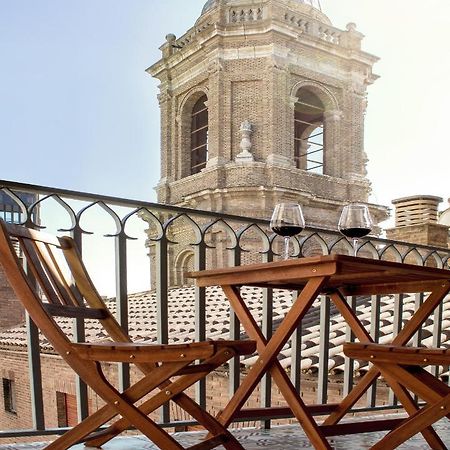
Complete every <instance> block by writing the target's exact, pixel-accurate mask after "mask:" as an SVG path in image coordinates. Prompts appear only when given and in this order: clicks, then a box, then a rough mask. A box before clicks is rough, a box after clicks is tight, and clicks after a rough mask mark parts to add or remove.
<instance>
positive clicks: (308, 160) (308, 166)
mask: <svg viewBox="0 0 450 450" xmlns="http://www.w3.org/2000/svg"><path fill="white" fill-rule="evenodd" d="M324 113H325V107H324V104H323V103H322V101H321V100H320V98H319V97H318V96H317V95H316V94H314V93H313V92H311V91H309V90H308V89H306V88H301V89H300V90H299V91H298V93H297V102H296V103H295V113H294V160H295V166H296V167H297V168H298V169H303V170H307V171H309V172H313V173H318V174H321V175H323V174H324V147H325V139H324V136H325V122H324Z"/></svg>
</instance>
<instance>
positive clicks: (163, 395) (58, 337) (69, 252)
mask: <svg viewBox="0 0 450 450" xmlns="http://www.w3.org/2000/svg"><path fill="white" fill-rule="evenodd" d="M13 241H17V242H18V243H19V246H20V248H21V249H22V251H23V255H24V257H25V259H26V268H27V271H26V272H25V271H24V270H23V265H22V263H21V262H20V261H19V259H18V257H17V254H16V250H15V249H14V246H13ZM58 253H62V255H63V258H61V257H59V256H58ZM64 261H65V262H64ZM0 262H1V264H2V266H3V268H4V271H5V273H6V276H7V278H8V280H9V282H10V284H11V286H12V287H13V289H14V290H15V292H16V294H17V296H18V298H19V299H20V300H21V301H22V303H23V305H24V307H25V309H26V310H27V311H28V313H29V315H30V316H31V318H32V320H33V321H34V323H35V324H36V325H37V327H38V328H39V329H40V331H41V332H42V333H43V334H44V336H45V337H46V338H47V339H48V341H49V342H50V343H51V344H52V346H53V348H54V350H55V351H56V352H58V353H59V354H60V355H61V357H62V358H63V359H64V360H65V361H66V362H67V363H68V365H69V366H70V367H71V368H72V369H73V370H74V371H75V372H76V373H77V374H78V375H79V376H80V378H81V379H82V380H83V381H84V382H85V383H86V384H87V385H88V386H89V387H90V388H92V390H93V391H95V392H96V393H97V394H98V395H99V396H100V397H101V398H102V399H103V400H104V401H105V405H104V406H103V407H101V408H100V409H99V410H97V411H96V412H94V413H92V414H90V415H89V416H88V417H87V418H86V419H85V420H83V421H82V422H81V423H80V424H78V425H77V426H75V427H74V428H72V429H71V430H69V431H67V432H66V433H65V434H64V435H62V436H61V437H59V438H58V439H56V440H55V441H54V442H52V443H51V444H50V445H48V446H47V447H46V448H47V449H54V450H63V449H67V448H69V447H70V446H72V445H74V444H75V443H78V442H86V444H87V445H90V446H100V445H102V444H104V443H105V442H107V441H109V440H110V439H112V438H113V437H115V436H117V435H118V434H119V433H121V432H122V431H124V430H126V429H127V428H130V427H135V428H136V429H138V430H139V431H140V432H142V433H143V434H144V435H146V436H147V437H148V438H149V439H150V440H151V441H153V442H154V443H155V444H156V445H157V446H158V447H159V448H161V449H164V450H175V449H177V450H178V449H183V448H184V447H182V446H181V445H180V444H179V443H178V442H177V441H176V440H175V439H174V438H173V437H172V436H170V435H169V434H168V433H167V432H166V431H165V430H163V429H162V428H161V427H160V426H159V425H158V424H157V423H156V422H154V421H153V420H151V419H150V418H149V417H148V415H149V414H150V413H151V412H152V411H154V410H155V409H157V408H159V407H160V406H161V405H163V404H164V403H166V402H167V401H169V400H172V401H174V402H176V403H177V404H178V405H179V406H180V407H181V408H183V409H184V410H185V411H186V412H187V413H188V414H190V415H191V416H192V417H193V418H194V419H195V420H196V421H197V422H198V423H199V424H201V425H202V426H204V427H205V429H206V430H208V431H209V434H208V437H207V438H206V439H205V440H204V441H202V442H200V443H199V444H197V445H194V446H192V447H190V449H211V448H215V447H217V446H218V445H223V446H224V447H225V448H226V449H231V450H235V449H243V447H242V446H241V445H240V444H239V442H238V441H237V440H236V438H235V437H234V436H233V435H232V434H231V433H230V432H229V431H228V430H227V429H226V428H225V427H224V426H222V425H221V424H220V423H219V422H218V421H217V420H216V419H215V417H213V416H212V415H211V414H209V413H208V412H207V411H205V410H204V409H203V408H201V407H200V406H199V405H198V404H197V403H196V402H194V401H193V400H192V399H191V398H190V397H189V396H187V395H186V394H185V393H184V391H185V390H186V389H187V388H188V387H190V386H191V385H193V384H194V383H195V382H197V381H198V380H200V379H202V378H204V377H206V376H207V375H208V374H209V373H210V372H211V371H213V370H214V369H216V368H217V367H218V366H220V365H221V364H223V363H225V362H226V361H227V360H229V359H230V358H232V357H234V356H236V355H243V354H251V353H253V352H254V351H255V343H254V342H253V341H207V342H195V343H191V344H179V345H178V344H176V345H175V344H169V345H154V344H144V343H132V342H131V340H130V338H129V337H128V335H127V334H126V333H125V332H124V330H123V329H122V328H121V326H120V325H119V324H118V323H117V321H116V320H115V318H114V317H113V316H112V315H111V313H110V312H109V310H108V308H107V307H106V305H105V303H104V302H103V300H102V299H101V297H100V296H99V295H98V293H97V291H96V289H95V287H94V285H93V284H92V282H91V279H90V278H89V275H88V273H87V271H86V268H85V266H84V265H83V262H82V260H81V258H80V255H79V253H78V251H77V249H76V246H75V243H74V241H73V240H72V239H71V238H69V237H59V238H56V237H53V236H48V235H46V234H44V233H42V232H38V231H35V230H31V229H28V228H25V227H21V226H17V225H12V224H5V223H4V222H2V221H0ZM63 262H64V263H63ZM66 264H67V266H68V269H69V270H67V271H66V270H64V267H63V266H64V265H66ZM36 286H38V287H39V288H37V287H36ZM58 316H62V317H72V318H82V319H96V320H98V321H99V322H100V323H101V325H102V326H103V329H104V330H105V331H106V333H107V334H108V335H109V338H110V340H109V341H108V342H104V341H102V342H99V343H74V342H72V341H71V340H70V339H69V338H68V337H67V336H66V334H65V332H64V331H63V330H62V329H61V328H60V326H59V325H58V323H57V321H55V319H54V317H58ZM196 361H197V362H196ZM198 361H200V362H198ZM102 362H127V363H133V364H135V365H136V366H137V367H138V368H139V369H140V371H141V372H142V373H143V377H142V378H141V379H140V380H139V381H137V382H136V383H135V384H133V385H132V386H131V387H129V388H128V389H126V390H125V391H123V392H119V391H118V390H117V389H116V388H115V387H114V386H113V385H112V384H111V383H110V382H109V381H108V380H107V379H106V377H105V375H104V373H103V371H102V367H101V363H102ZM148 393H151V395H150V397H146V399H145V400H144V401H143V402H142V403H141V404H139V406H137V405H136V402H137V401H139V400H140V399H142V398H143V397H144V396H147V394H148ZM116 416H119V418H118V419H117V420H116V421H115V422H112V423H111V422H110V421H111V420H112V419H114V418H115V417H116ZM107 422H110V424H109V426H106V427H104V428H103V429H101V430H100V431H99V428H100V427H102V426H103V425H105V424H106V423H107Z"/></svg>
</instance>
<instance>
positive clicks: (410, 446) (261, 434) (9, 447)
mask: <svg viewBox="0 0 450 450" xmlns="http://www.w3.org/2000/svg"><path fill="white" fill-rule="evenodd" d="M436 430H437V431H438V433H439V434H440V436H441V438H442V439H443V441H444V442H445V443H450V422H449V421H448V420H445V421H441V422H439V423H438V424H437V426H436ZM233 433H234V434H235V435H236V436H237V438H238V439H239V441H240V442H241V443H242V446H243V447H244V448H245V449H246V450H257V449H261V448H267V449H270V450H298V449H313V447H312V445H311V444H310V443H309V441H308V439H307V438H306V437H305V435H304V434H303V432H302V431H301V429H300V428H299V427H298V426H295V425H289V426H280V427H273V428H272V429H271V430H259V429H253V428H247V429H240V430H235V431H233ZM382 435H383V433H366V434H358V435H348V436H339V437H334V438H329V442H330V445H331V446H332V448H333V449H335V450H364V449H368V448H370V447H371V446H372V445H373V444H375V443H376V442H377V441H378V440H379V439H380V437H381V436H382ZM175 436H176V439H177V440H178V441H179V442H180V443H181V444H182V445H184V446H189V445H193V444H195V443H197V442H199V441H200V439H201V438H202V436H204V433H202V432H189V433H177V434H175ZM43 448H45V443H33V444H6V445H0V450H41V449H43ZM217 448H218V449H220V450H222V449H223V447H217ZM398 448H399V449H403V450H418V449H429V448H430V447H429V446H428V445H427V444H426V443H425V441H424V440H423V439H422V437H421V436H420V435H418V436H415V437H414V438H412V439H410V440H409V441H408V442H407V443H406V444H404V445H401V446H400V447H398ZM82 449H88V447H85V446H84V445H82V444H80V445H76V446H74V447H72V450H82ZM103 449H104V450H157V449H158V447H156V446H155V445H153V444H152V443H151V442H149V440H148V439H147V438H145V437H143V436H136V437H118V438H115V439H113V440H112V441H111V442H109V443H108V444H105V445H104V446H103Z"/></svg>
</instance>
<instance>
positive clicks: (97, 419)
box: [48, 361, 189, 450]
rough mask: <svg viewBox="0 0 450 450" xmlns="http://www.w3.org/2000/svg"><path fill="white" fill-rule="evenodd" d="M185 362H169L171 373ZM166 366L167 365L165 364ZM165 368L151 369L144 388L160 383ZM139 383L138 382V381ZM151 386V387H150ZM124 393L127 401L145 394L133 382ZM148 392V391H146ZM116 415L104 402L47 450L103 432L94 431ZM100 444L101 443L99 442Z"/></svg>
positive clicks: (62, 446) (60, 448)
mask: <svg viewBox="0 0 450 450" xmlns="http://www.w3.org/2000/svg"><path fill="white" fill-rule="evenodd" d="M186 364H189V361H188V362H183V363H171V364H170V366H171V373H173V374H174V373H176V372H178V371H179V370H180V369H181V368H183V367H184V366H186ZM166 366H169V364H167V365H166ZM167 368H168V367H166V368H164V369H163V368H162V367H156V368H154V369H153V370H152V372H151V374H149V375H147V380H148V381H147V386H146V388H147V389H149V390H151V389H153V388H156V387H157V386H158V384H159V383H160V380H161V378H163V372H164V376H167ZM138 383H139V382H138ZM152 386H153V388H152ZM125 392H126V394H127V396H128V399H129V401H131V402H136V401H138V400H139V399H140V398H142V397H143V396H144V395H145V394H142V389H139V385H138V384H135V385H133V386H132V387H130V388H129V389H127V390H126V391H125ZM147 392H148V391H147ZM116 415H117V410H116V409H115V408H113V407H112V406H110V405H108V404H106V405H105V406H103V407H101V408H100V409H99V410H97V411H95V412H94V413H92V414H91V415H90V416H89V417H87V418H86V419H84V420H83V421H82V422H81V423H79V424H78V425H76V426H75V427H73V428H72V429H70V430H68V431H66V432H65V433H64V434H63V435H62V436H60V437H59V438H58V439H56V440H55V441H53V442H52V444H50V446H49V447H48V449H49V450H63V449H66V448H69V447H71V446H72V445H74V444H77V443H79V442H83V441H84V440H85V439H86V436H88V435H90V434H93V433H94V434H95V435H99V436H100V435H101V434H102V433H104V432H105V430H104V431H101V432H98V433H97V432H95V430H97V429H98V428H100V427H101V426H102V425H104V424H105V423H106V422H108V421H109V420H111V419H113V418H114V417H115V416H116ZM100 445H101V444H100ZM100 445H96V444H95V443H92V446H93V447H97V446H100Z"/></svg>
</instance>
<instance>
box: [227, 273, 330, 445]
mask: <svg viewBox="0 0 450 450" xmlns="http://www.w3.org/2000/svg"><path fill="white" fill-rule="evenodd" d="M326 279H327V277H317V278H313V279H311V280H310V281H309V282H308V283H307V285H306V286H305V287H304V288H303V290H302V291H301V293H300V294H299V296H298V298H297V300H296V301H295V303H294V304H293V306H292V308H291V309H290V311H289V312H288V314H286V316H285V318H284V319H283V321H282V323H281V325H280V326H279V327H278V329H277V331H276V332H275V333H274V335H273V336H272V338H271V339H270V340H269V341H267V339H266V338H265V337H264V335H263V334H262V332H261V330H260V328H259V326H258V324H257V323H256V321H255V319H254V318H253V316H252V314H251V312H250V311H249V309H248V308H247V305H246V304H245V302H244V301H243V300H242V297H241V296H240V293H239V290H238V289H237V288H235V287H232V286H222V289H223V291H224V293H225V295H226V296H227V298H228V300H229V301H230V304H231V306H232V307H233V309H234V311H235V313H236V315H237V316H238V318H239V320H240V321H241V323H242V325H243V327H244V329H245V331H246V332H247V333H248V335H249V337H250V338H251V339H253V340H255V341H256V343H257V349H258V352H259V354H260V356H259V359H258V360H257V361H256V363H255V364H254V365H253V366H252V368H251V369H250V371H249V373H248V374H247V376H246V377H245V378H244V380H243V381H242V383H241V385H240V386H239V388H238V390H237V391H236V393H235V395H234V396H233V398H232V399H231V400H230V402H229V403H228V405H227V407H226V408H225V409H224V410H223V411H222V413H221V414H220V417H219V421H220V422H221V423H222V424H223V425H225V426H227V425H229V423H230V422H231V421H232V419H233V417H234V415H235V413H236V412H237V411H239V410H240V409H241V408H242V406H243V405H244V403H245V401H246V400H247V399H248V397H249V396H250V394H251V393H252V392H253V390H254V389H255V387H256V385H257V384H258V383H259V381H260V380H261V378H262V376H263V375H264V373H266V372H267V371H268V370H270V373H271V375H272V377H273V379H274V381H275V383H276V384H277V385H278V387H279V389H280V392H281V393H282V395H283V396H284V398H285V399H286V401H287V403H288V405H289V406H290V408H291V410H292V412H293V413H294V415H295V417H296V418H297V420H298V421H299V423H300V424H301V425H302V427H303V429H304V431H305V433H306V435H307V436H308V438H309V439H310V441H311V443H312V444H313V445H314V446H315V448H316V449H320V450H325V449H326V450H328V449H331V447H330V445H329V444H328V442H327V440H326V439H325V437H324V436H323V435H322V433H321V432H320V430H319V427H318V425H317V424H316V422H315V420H314V419H313V417H312V416H311V414H310V413H309V411H308V408H307V406H306V405H305V404H304V402H303V401H302V399H301V397H300V395H299V394H298V392H297V391H296V390H295V388H294V386H293V385H292V383H291V381H290V379H289V377H288V376H287V374H286V372H285V371H284V369H283V368H282V367H281V365H280V363H279V362H278V360H277V355H278V353H279V352H280V350H281V349H282V348H283V346H284V344H285V343H286V342H287V340H288V339H289V337H290V335H291V334H292V332H293V331H294V329H295V328H296V327H297V326H298V323H299V322H300V321H301V319H302V318H303V316H304V315H305V314H306V312H307V311H308V309H309V308H310V306H311V305H312V303H313V302H314V300H315V298H316V297H317V295H318V294H319V293H320V289H321V287H322V286H323V284H324V283H325V281H326Z"/></svg>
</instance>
